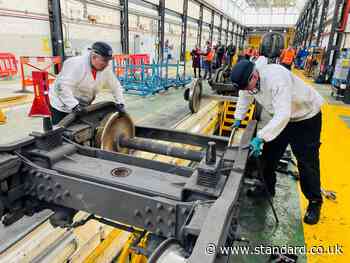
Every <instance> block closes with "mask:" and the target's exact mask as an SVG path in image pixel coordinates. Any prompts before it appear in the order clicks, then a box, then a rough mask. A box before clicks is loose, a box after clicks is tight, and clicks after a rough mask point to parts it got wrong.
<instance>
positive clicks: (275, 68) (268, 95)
mask: <svg viewBox="0 0 350 263" xmlns="http://www.w3.org/2000/svg"><path fill="white" fill-rule="evenodd" d="M258 71H259V75H260V85H261V91H260V92H259V93H258V94H257V95H255V98H256V99H257V101H258V102H260V103H261V104H262V105H264V108H265V109H266V110H267V111H268V112H269V113H271V114H274V113H275V109H274V106H273V104H274V100H276V98H277V97H278V96H277V97H275V96H276V94H290V99H291V121H298V120H302V119H306V118H308V117H309V116H312V115H314V114H316V113H317V112H319V110H320V106H321V104H322V103H323V98H322V97H321V95H320V94H319V93H318V92H317V91H316V90H315V89H314V88H312V87H311V86H308V85H306V84H305V82H304V81H303V80H302V79H300V78H299V77H298V76H296V75H294V74H293V73H292V72H290V71H289V70H287V69H285V68H284V67H283V66H281V65H278V64H268V65H264V66H263V67H260V68H259V69H258ZM287 97H288V96H287ZM283 103H288V102H287V101H284V102H283Z"/></svg>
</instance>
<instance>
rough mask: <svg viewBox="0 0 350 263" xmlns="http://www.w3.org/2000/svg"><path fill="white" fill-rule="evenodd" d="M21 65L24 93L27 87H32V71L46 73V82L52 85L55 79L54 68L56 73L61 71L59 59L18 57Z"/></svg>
mask: <svg viewBox="0 0 350 263" xmlns="http://www.w3.org/2000/svg"><path fill="white" fill-rule="evenodd" d="M20 63H21V78H22V89H23V91H26V87H27V86H33V84H34V82H33V78H32V72H33V71H43V72H47V73H48V75H49V77H48V82H49V84H52V83H53V82H54V81H55V79H56V75H55V73H54V72H55V68H57V70H58V72H60V71H61V67H62V60H61V57H58V56H56V57H20Z"/></svg>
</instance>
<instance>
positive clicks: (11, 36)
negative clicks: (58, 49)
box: [0, 0, 51, 55]
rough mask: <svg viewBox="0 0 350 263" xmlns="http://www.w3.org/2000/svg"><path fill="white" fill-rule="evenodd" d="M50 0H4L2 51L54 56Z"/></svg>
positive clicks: (0, 11) (0, 3)
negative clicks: (50, 22)
mask: <svg viewBox="0 0 350 263" xmlns="http://www.w3.org/2000/svg"><path fill="white" fill-rule="evenodd" d="M47 9H48V8H47V1H46V0H27V1H21V0H11V1H9V0H2V1H0V25H1V27H0V35H1V41H0V52H12V53H16V54H17V55H33V54H38V55H50V53H51V51H50V39H49V37H50V34H49V32H50V26H49V23H48V11H47Z"/></svg>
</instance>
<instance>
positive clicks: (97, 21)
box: [0, 0, 226, 59]
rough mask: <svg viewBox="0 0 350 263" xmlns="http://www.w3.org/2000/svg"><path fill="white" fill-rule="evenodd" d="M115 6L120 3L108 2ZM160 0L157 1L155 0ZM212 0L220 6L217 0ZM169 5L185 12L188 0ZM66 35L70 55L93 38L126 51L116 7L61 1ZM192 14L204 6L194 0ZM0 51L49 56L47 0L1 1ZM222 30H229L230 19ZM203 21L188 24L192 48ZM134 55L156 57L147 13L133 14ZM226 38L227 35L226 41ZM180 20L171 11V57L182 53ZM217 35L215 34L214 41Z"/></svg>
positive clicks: (152, 25) (152, 24)
mask: <svg viewBox="0 0 350 263" xmlns="http://www.w3.org/2000/svg"><path fill="white" fill-rule="evenodd" d="M104 2H106V3H108V4H110V5H116V1H113V0H104ZM151 2H153V3H158V0H152V1H151ZM208 2H211V4H213V5H214V6H217V5H216V3H214V1H208ZM166 7H167V8H170V9H173V10H175V11H177V12H182V7H183V0H177V1H166ZM129 8H130V9H133V10H137V11H139V12H142V13H147V14H149V15H150V16H152V15H157V13H156V11H154V10H149V9H146V8H144V7H141V6H137V5H134V4H132V3H130V4H129ZM61 10H62V20H63V34H64V41H65V51H66V54H67V55H77V54H80V53H83V52H84V50H86V48H87V47H88V46H90V45H91V44H92V43H93V42H94V41H97V40H100V41H105V42H107V43H109V44H111V45H112V47H113V49H114V53H120V52H121V43H120V12H119V11H118V10H117V9H116V8H115V9H110V8H105V7H101V6H95V5H91V4H87V3H85V2H84V1H81V0H61ZM188 15H189V16H191V17H194V18H199V6H198V5H196V4H194V3H193V2H191V1H189V9H188ZM203 18H204V21H206V22H207V23H210V22H211V13H210V12H209V11H208V10H206V9H204V15H203ZM214 23H215V25H217V26H219V25H220V17H219V16H217V15H216V16H215V19H214ZM0 24H1V25H2V26H1V27H0V34H1V39H2V41H0V52H12V53H14V54H16V56H23V55H25V56H45V55H47V56H50V55H51V54H52V52H51V39H50V25H49V20H48V1H47V0H26V1H23V0H0ZM223 28H226V24H225V22H224V23H223ZM197 29H198V25H197V24H195V23H191V22H189V26H188V30H187V43H186V44H187V45H186V46H187V47H186V49H187V50H188V51H189V50H191V49H192V48H193V47H194V46H195V44H196V41H197ZM129 31H130V36H129V48H130V53H145V52H146V53H150V55H151V57H152V58H155V56H156V47H157V43H156V41H157V31H158V25H157V21H156V20H154V19H152V18H148V17H143V16H139V15H138V16H136V15H133V14H130V15H129ZM224 38H225V36H224V34H223V35H222V40H224ZM180 39H181V21H180V19H178V18H175V17H172V16H169V15H166V24H165V40H168V42H169V44H170V46H171V47H172V49H171V53H172V57H173V58H175V59H178V58H179V56H180ZM208 39H209V30H208V29H207V28H206V27H203V33H202V46H204V45H205V41H207V40H208ZM217 39H218V33H215V34H214V40H217Z"/></svg>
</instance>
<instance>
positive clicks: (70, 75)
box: [53, 59, 81, 111]
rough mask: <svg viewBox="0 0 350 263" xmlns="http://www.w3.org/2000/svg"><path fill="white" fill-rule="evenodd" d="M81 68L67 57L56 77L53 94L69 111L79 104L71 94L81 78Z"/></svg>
mask: <svg viewBox="0 0 350 263" xmlns="http://www.w3.org/2000/svg"><path fill="white" fill-rule="evenodd" d="M80 75H81V70H80V69H79V67H77V66H75V65H74V64H73V63H72V61H70V60H69V59H68V60H66V61H65V63H64V64H63V68H62V71H61V73H60V74H59V76H58V77H57V80H56V83H55V86H54V87H53V88H54V93H55V94H54V96H56V97H57V98H58V100H59V101H61V103H62V104H63V105H64V107H65V109H66V110H68V111H70V110H72V109H73V108H74V107H75V106H77V105H78V104H79V101H78V100H77V99H76V98H75V97H74V95H73V89H74V88H75V86H76V85H77V84H78V82H79V80H80V79H81V76H80Z"/></svg>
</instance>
